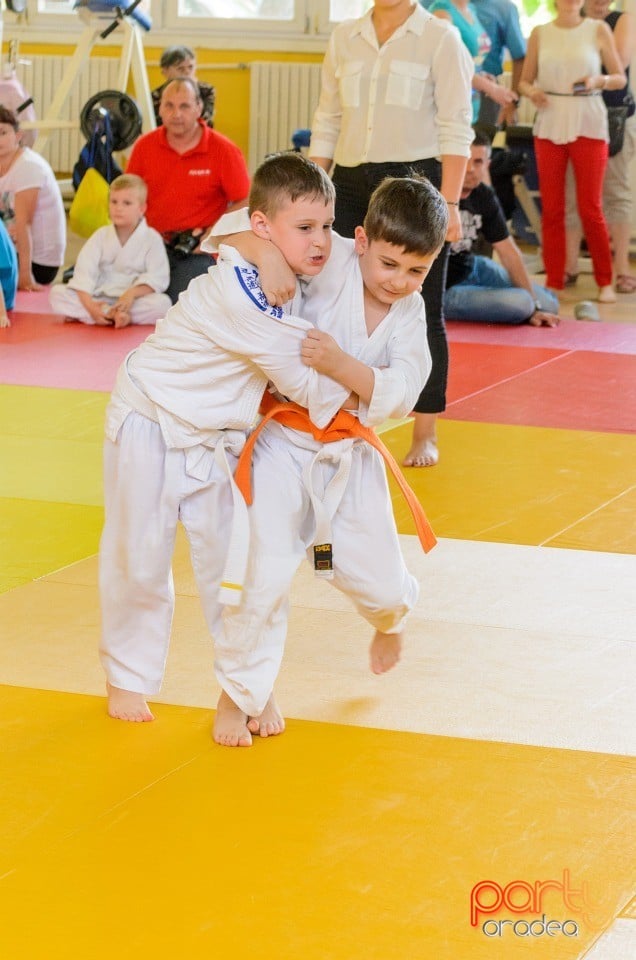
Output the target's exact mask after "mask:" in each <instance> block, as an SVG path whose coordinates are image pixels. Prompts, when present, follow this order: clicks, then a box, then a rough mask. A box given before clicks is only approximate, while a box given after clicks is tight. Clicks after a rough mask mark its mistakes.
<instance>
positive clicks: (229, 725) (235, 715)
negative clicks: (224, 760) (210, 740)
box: [213, 690, 252, 747]
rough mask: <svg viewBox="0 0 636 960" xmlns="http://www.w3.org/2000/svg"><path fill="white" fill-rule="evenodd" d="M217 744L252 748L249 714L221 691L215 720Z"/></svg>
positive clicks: (215, 739) (214, 734)
mask: <svg viewBox="0 0 636 960" xmlns="http://www.w3.org/2000/svg"><path fill="white" fill-rule="evenodd" d="M213 736H214V741H215V743H220V744H221V746H222V747H251V746H252V735H251V733H250V732H249V730H248V729H247V714H246V713H243V711H242V710H241V709H240V707H237V705H236V704H235V703H234V701H233V700H231V699H230V698H229V697H228V695H227V693H226V692H225V690H222V691H221V696H220V697H219V702H218V703H217V705H216V716H215V718H214V731H213Z"/></svg>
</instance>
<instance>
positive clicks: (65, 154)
mask: <svg viewBox="0 0 636 960" xmlns="http://www.w3.org/2000/svg"><path fill="white" fill-rule="evenodd" d="M70 59H71V58H70V57H51V56H48V57H46V56H41V57H38V56H33V57H31V56H30V57H29V59H28V61H26V62H24V63H23V62H21V61H18V64H17V67H16V72H17V75H18V77H19V79H20V82H21V83H22V86H23V87H24V89H25V90H26V92H27V93H28V94H29V95H30V96H31V97H33V104H34V107H35V112H36V115H37V117H38V119H42V117H43V116H44V114H45V113H46V110H47V108H48V106H49V104H50V102H51V100H52V99H53V95H54V93H55V91H56V89H57V87H58V86H59V84H60V81H61V80H62V77H63V76H64V71H65V69H66V67H67V66H68V63H69V61H70ZM118 72H119V60H118V59H117V58H115V57H91V59H90V60H89V61H88V63H87V64H86V66H85V67H84V69H83V70H82V72H81V74H80V75H79V77H78V79H77V81H76V82H75V84H74V85H73V88H72V89H71V92H70V93H69V95H68V98H67V100H66V103H65V105H64V107H63V109H62V114H61V117H60V119H62V120H77V121H78V129H77V130H54V131H53V132H52V133H51V135H50V139H49V141H48V143H47V144H46V146H45V148H44V151H43V156H44V157H46V159H47V160H48V161H49V163H50V164H51V166H52V167H53V170H54V171H55V172H56V173H70V171H71V170H72V169H73V165H74V164H75V162H76V160H77V158H78V156H79V152H80V150H81V149H82V147H83V146H84V144H85V143H86V139H85V137H84V134H83V133H82V132H81V131H80V129H79V115H80V112H81V109H82V107H83V106H84V104H85V103H86V101H87V100H88V99H89V97H92V96H93V94H95V93H99V92H100V90H113V89H116V84H117V75H118Z"/></svg>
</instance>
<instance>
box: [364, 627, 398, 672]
mask: <svg viewBox="0 0 636 960" xmlns="http://www.w3.org/2000/svg"><path fill="white" fill-rule="evenodd" d="M402 637H403V634H401V633H380V631H379V630H376V632H375V636H374V638H373V640H372V641H371V648H370V650H369V661H370V663H371V670H372V671H373V673H386V672H387V670H390V669H391V667H394V666H395V665H396V663H398V662H399V659H400V653H401V651H402Z"/></svg>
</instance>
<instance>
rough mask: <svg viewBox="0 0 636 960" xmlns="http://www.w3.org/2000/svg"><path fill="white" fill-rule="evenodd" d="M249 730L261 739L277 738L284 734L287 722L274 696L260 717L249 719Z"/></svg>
mask: <svg viewBox="0 0 636 960" xmlns="http://www.w3.org/2000/svg"><path fill="white" fill-rule="evenodd" d="M247 728H248V730H251V731H252V733H257V734H258V735H259V736H260V737H276V736H278V734H279V733H283V732H284V730H285V720H284V717H283V715H282V713H281V712H280V710H279V709H278V705H277V703H276V701H275V700H274V694H272V695H271V697H270V698H269V700H268V701H267V703H266V704H265V709H264V710H263V712H262V713H261V714H259V716H258V717H250V718H249V720H248V721H247Z"/></svg>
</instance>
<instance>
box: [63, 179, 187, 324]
mask: <svg viewBox="0 0 636 960" xmlns="http://www.w3.org/2000/svg"><path fill="white" fill-rule="evenodd" d="M147 195H148V190H147V188H146V184H145V183H144V181H143V180H142V179H141V177H136V176H134V174H123V175H122V176H121V177H116V178H115V180H113V182H112V183H111V185H110V195H109V200H108V213H109V216H110V219H111V223H110V224H109V225H108V226H106V227H100V228H99V230H96V231H95V233H94V234H92V236H90V237H89V238H88V240H87V241H86V243H85V244H84V246H83V247H82V249H81V250H80V253H79V256H78V258H77V263H76V264H75V271H74V273H73V277H72V279H71V280H70V281H69V283H68V286H66V285H65V284H62V283H60V284H57V285H56V286H55V287H53V288H52V290H51V295H50V300H51V308H52V309H53V311H54V312H55V313H60V314H62V315H63V316H65V317H66V318H67V319H69V320H81V322H82V323H89V324H96V325H97V326H101V327H104V326H113V327H127V326H128V324H130V323H152V324H154V323H156V322H157V320H160V319H161V318H162V317H164V316H165V315H166V313H167V311H168V310H169V309H170V306H171V302H170V298H169V297H168V296H166V294H165V293H163V291H164V290H165V289H166V287H167V286H168V282H169V280H170V267H169V265H168V256H167V254H166V249H165V247H164V244H163V240H162V238H161V236H160V235H159V234H158V233H157V231H156V230H153V229H152V228H151V227H149V226H148V224H147V223H146V221H145V219H144V213H145V212H146V198H147Z"/></svg>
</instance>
